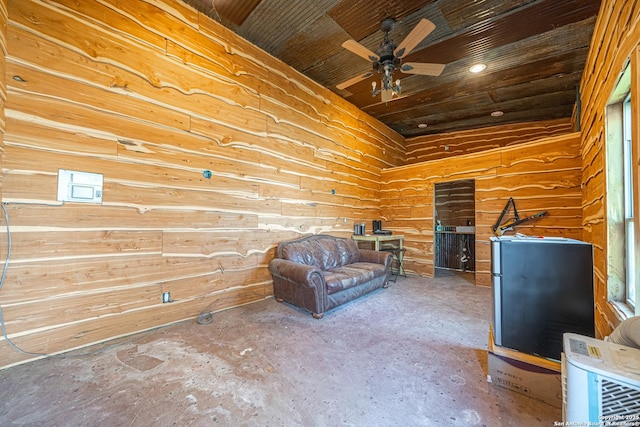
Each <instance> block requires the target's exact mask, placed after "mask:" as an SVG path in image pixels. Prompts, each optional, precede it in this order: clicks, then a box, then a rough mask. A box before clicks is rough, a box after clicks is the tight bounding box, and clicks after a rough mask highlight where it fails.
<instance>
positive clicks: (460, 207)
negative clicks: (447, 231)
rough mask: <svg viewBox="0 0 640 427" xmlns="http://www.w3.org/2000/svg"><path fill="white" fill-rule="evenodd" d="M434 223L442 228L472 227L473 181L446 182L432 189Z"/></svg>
mask: <svg viewBox="0 0 640 427" xmlns="http://www.w3.org/2000/svg"><path fill="white" fill-rule="evenodd" d="M434 200H435V211H434V215H435V219H434V220H435V222H436V223H437V222H438V221H441V223H442V225H444V226H456V225H467V221H471V224H470V225H474V221H475V212H476V208H475V203H476V200H475V182H474V180H471V179H469V180H462V181H447V182H442V183H439V184H437V185H436V186H435V188H434Z"/></svg>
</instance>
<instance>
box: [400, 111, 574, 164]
mask: <svg viewBox="0 0 640 427" xmlns="http://www.w3.org/2000/svg"><path fill="white" fill-rule="evenodd" d="M573 131H574V128H573V122H572V121H571V119H568V118H566V119H556V120H545V121H539V122H527V123H516V124H509V125H500V126H490V127H487V128H482V129H472V130H468V131H464V132H450V133H439V134H435V135H426V136H417V137H414V138H407V140H406V146H407V164H413V163H420V162H427V161H431V160H438V159H448V158H452V157H457V156H460V155H463V154H472V153H479V152H481V151H486V150H491V149H493V148H500V147H509V146H512V145H516V144H522V143H524V142H530V141H537V140H539V139H542V138H548V137H552V136H558V135H563V134H567V133H571V132H573Z"/></svg>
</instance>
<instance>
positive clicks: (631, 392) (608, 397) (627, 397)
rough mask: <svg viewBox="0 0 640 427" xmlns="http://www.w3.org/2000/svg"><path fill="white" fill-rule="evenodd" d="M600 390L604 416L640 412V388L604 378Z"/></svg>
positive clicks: (636, 413) (635, 414)
mask: <svg viewBox="0 0 640 427" xmlns="http://www.w3.org/2000/svg"><path fill="white" fill-rule="evenodd" d="M600 391H601V396H602V415H603V416H624V415H634V416H637V415H638V414H640V390H638V389H636V388H631V387H629V386H626V385H624V384H620V383H617V382H613V381H610V380H607V379H605V378H603V379H602V382H601V389H600ZM636 421H637V419H636Z"/></svg>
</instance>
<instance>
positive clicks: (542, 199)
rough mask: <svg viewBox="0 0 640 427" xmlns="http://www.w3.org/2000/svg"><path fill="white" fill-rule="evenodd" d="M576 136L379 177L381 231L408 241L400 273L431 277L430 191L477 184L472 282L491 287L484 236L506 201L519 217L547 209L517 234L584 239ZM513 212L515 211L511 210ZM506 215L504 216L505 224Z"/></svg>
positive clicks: (406, 168)
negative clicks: (455, 183) (444, 186)
mask: <svg viewBox="0 0 640 427" xmlns="http://www.w3.org/2000/svg"><path fill="white" fill-rule="evenodd" d="M580 178H581V157H580V134H579V133H570V134H566V135H564V136H556V137H552V138H545V139H542V140H540V141H536V142H527V143H523V144H517V145H515V146H513V147H507V148H496V149H493V150H488V151H484V152H481V153H477V154H467V155H462V156H459V157H456V159H455V161H451V160H450V159H442V160H434V161H430V162H424V163H420V164H416V165H408V166H403V167H396V168H390V169H386V170H384V171H383V172H382V187H381V207H382V216H383V219H384V220H385V222H384V224H385V228H388V229H390V230H392V231H393V232H394V233H397V234H403V235H405V247H406V248H407V252H406V255H405V262H404V266H405V269H406V270H407V271H408V272H410V273H413V274H420V275H426V276H433V275H434V262H433V259H434V254H433V247H434V218H433V212H434V211H433V204H434V185H435V184H436V183H440V182H447V181H455V180H461V179H474V180H475V209H476V211H475V221H474V222H475V226H476V245H475V257H476V284H477V285H482V286H490V285H491V276H490V267H491V253H490V247H489V238H490V237H491V236H493V230H492V226H493V224H494V223H495V222H496V220H497V219H498V217H499V216H500V213H501V212H502V210H503V208H504V206H505V204H506V202H507V201H508V200H509V197H513V198H514V200H515V202H516V206H517V209H518V213H519V214H520V216H521V217H525V216H528V215H533V214H536V213H539V212H541V211H545V210H546V211H548V215H547V216H546V217H543V218H542V219H540V220H538V221H536V222H532V223H529V224H525V225H523V226H520V227H518V228H517V230H516V231H518V232H520V233H524V234H528V235H545V236H559V237H569V238H574V239H580V238H581V237H582V223H581V221H582V208H581V201H582V193H581V190H580ZM511 213H512V212H511ZM507 218H509V217H506V218H505V219H507Z"/></svg>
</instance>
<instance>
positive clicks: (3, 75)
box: [0, 0, 9, 253]
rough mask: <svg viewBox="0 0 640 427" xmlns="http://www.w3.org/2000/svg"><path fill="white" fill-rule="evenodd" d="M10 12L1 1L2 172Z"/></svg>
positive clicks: (0, 161)
mask: <svg viewBox="0 0 640 427" xmlns="http://www.w3.org/2000/svg"><path fill="white" fill-rule="evenodd" d="M8 19H9V17H8V11H7V2H6V0H0V170H2V159H4V134H5V130H6V127H7V126H6V123H7V121H6V118H5V115H4V106H5V103H6V101H7V81H6V73H5V64H6V60H5V58H6V56H7V21H8ZM1 200H2V173H0V201H1ZM0 253H1V252H0Z"/></svg>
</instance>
